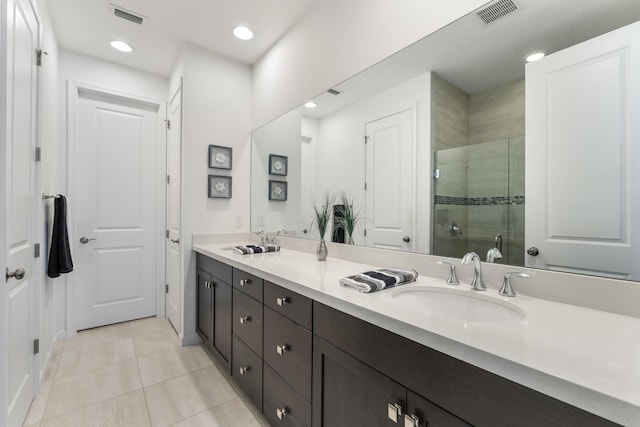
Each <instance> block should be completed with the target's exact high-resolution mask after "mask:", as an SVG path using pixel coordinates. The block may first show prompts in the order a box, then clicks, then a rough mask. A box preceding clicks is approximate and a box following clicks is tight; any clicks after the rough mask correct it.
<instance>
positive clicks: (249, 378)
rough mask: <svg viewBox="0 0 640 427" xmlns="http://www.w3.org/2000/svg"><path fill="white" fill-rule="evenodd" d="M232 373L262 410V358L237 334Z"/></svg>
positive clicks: (234, 338) (234, 339) (234, 344)
mask: <svg viewBox="0 0 640 427" xmlns="http://www.w3.org/2000/svg"><path fill="white" fill-rule="evenodd" d="M231 375H232V376H233V379H234V380H235V381H236V383H238V385H239V386H240V388H241V389H242V390H243V391H244V392H245V393H246V394H247V396H248V397H249V399H251V401H252V402H253V404H254V405H256V407H257V408H258V409H259V410H260V411H262V359H260V356H258V355H257V354H255V353H254V352H253V351H252V350H251V349H250V348H249V347H247V345H246V344H245V343H243V342H242V340H241V339H240V338H238V337H236V336H235V335H234V337H233V371H232V373H231Z"/></svg>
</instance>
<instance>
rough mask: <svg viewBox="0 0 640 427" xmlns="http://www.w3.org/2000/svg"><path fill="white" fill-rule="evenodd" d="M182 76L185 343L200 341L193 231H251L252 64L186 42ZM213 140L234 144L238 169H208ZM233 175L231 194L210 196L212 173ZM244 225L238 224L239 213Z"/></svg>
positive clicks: (176, 73) (176, 74)
mask: <svg viewBox="0 0 640 427" xmlns="http://www.w3.org/2000/svg"><path fill="white" fill-rule="evenodd" d="M180 77H182V78H183V92H182V96H183V110H182V116H183V123H182V138H183V139H182V178H183V179H182V218H181V222H182V230H181V235H182V237H181V247H182V251H183V255H184V265H183V270H182V271H183V275H184V288H183V298H182V300H183V311H182V313H183V322H182V331H181V333H182V335H183V342H192V341H193V340H197V337H196V333H195V321H196V318H195V316H196V306H195V304H196V286H195V285H196V283H195V282H196V276H195V255H194V254H193V253H192V251H191V243H192V236H193V234H208V233H225V232H230V231H232V230H233V231H238V232H246V231H248V230H249V203H250V175H251V174H250V157H251V156H250V151H251V148H250V143H249V139H250V133H251V69H250V67H249V66H247V65H244V64H241V63H239V62H236V61H233V60H231V59H228V58H225V57H222V56H220V55H216V54H212V53H210V52H208V51H205V50H203V49H201V48H198V47H196V46H192V45H186V46H184V48H183V51H182V54H181V56H180V61H179V62H178V63H177V64H176V67H175V70H174V72H173V73H172V75H171V77H170V81H171V82H172V85H174V84H176V83H177V82H178V81H179V79H180ZM209 144H215V145H222V146H226V147H232V148H233V169H232V170H231V171H222V170H220V169H209V168H208V159H207V156H208V154H207V153H208V147H209ZM214 171H215V172H216V174H220V175H226V174H228V175H230V176H232V177H233V197H232V198H231V199H209V198H208V197H207V176H208V175H209V174H213V172H214ZM236 215H240V216H241V221H242V226H241V227H235V225H234V219H235V218H234V217H235V216H236Z"/></svg>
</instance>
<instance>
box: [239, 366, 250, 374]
mask: <svg viewBox="0 0 640 427" xmlns="http://www.w3.org/2000/svg"><path fill="white" fill-rule="evenodd" d="M247 372H249V367H248V366H241V367H240V375H244V374H246V373H247Z"/></svg>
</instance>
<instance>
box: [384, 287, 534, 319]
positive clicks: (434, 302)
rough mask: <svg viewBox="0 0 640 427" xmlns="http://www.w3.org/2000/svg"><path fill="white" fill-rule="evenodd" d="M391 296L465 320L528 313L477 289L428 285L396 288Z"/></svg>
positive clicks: (426, 310) (519, 317)
mask: <svg viewBox="0 0 640 427" xmlns="http://www.w3.org/2000/svg"><path fill="white" fill-rule="evenodd" d="M391 296H392V297H393V298H394V299H395V300H397V301H398V302H401V303H403V304H406V305H407V306H408V307H411V308H413V309H417V310H421V311H424V312H426V313H428V314H430V315H432V316H437V317H446V318H450V319H456V320H462V321H465V322H478V323H501V322H514V321H520V320H522V319H524V318H525V317H526V313H525V312H524V311H523V310H522V309H521V308H520V307H517V306H516V305H514V304H511V303H509V302H507V301H503V300H501V299H498V298H494V297H491V296H487V295H484V294H482V293H479V292H475V291H465V290H458V289H447V288H432V287H426V286H425V287H411V288H405V289H396V290H394V291H393V293H392V294H391Z"/></svg>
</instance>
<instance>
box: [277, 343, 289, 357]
mask: <svg viewBox="0 0 640 427" xmlns="http://www.w3.org/2000/svg"><path fill="white" fill-rule="evenodd" d="M289 349H290V347H289V346H288V345H287V344H282V345H276V351H277V352H278V354H279V355H280V356H282V355H283V354H285V353H286V352H288V351H289Z"/></svg>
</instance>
